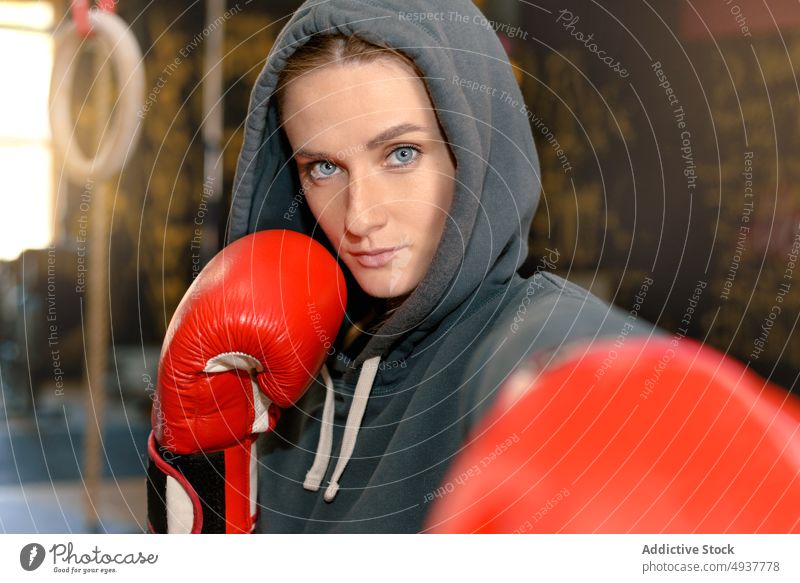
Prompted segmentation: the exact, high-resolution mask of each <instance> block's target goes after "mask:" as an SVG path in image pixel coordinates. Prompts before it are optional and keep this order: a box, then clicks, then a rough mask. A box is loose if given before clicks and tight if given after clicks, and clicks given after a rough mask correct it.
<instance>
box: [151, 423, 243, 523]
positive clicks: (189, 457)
mask: <svg viewBox="0 0 800 583" xmlns="http://www.w3.org/2000/svg"><path fill="white" fill-rule="evenodd" d="M254 448H255V436H253V437H251V438H248V439H246V440H244V441H242V443H240V444H237V445H235V446H232V447H229V448H227V449H224V450H221V451H215V452H211V453H205V452H201V453H195V454H186V455H177V454H174V453H172V452H170V451H169V450H168V449H166V448H164V447H162V446H160V445H159V444H158V442H157V441H156V439H155V436H154V435H153V434H152V433H151V434H150V438H149V439H148V443H147V450H148V457H149V465H148V468H147V490H148V492H147V494H148V495H147V519H148V527H149V529H150V532H153V533H161V534H173V533H175V534H188V533H191V534H197V533H204V534H225V533H228V534H232V533H239V534H241V533H250V532H252V531H253V529H254V527H255V521H256V516H257V507H256V456H255V451H254Z"/></svg>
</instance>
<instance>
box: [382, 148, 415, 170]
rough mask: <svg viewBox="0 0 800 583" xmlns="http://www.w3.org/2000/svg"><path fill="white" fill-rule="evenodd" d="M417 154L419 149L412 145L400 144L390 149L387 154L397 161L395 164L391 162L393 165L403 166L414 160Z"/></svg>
mask: <svg viewBox="0 0 800 583" xmlns="http://www.w3.org/2000/svg"><path fill="white" fill-rule="evenodd" d="M418 154H419V149H418V148H416V147H414V146H400V147H399V148H395V149H394V150H392V153H391V154H390V155H389V156H390V157H391V158H393V160H394V161H395V162H397V164H393V166H405V165H406V164H410V163H411V162H413V161H414V160H416V159H417V157H418Z"/></svg>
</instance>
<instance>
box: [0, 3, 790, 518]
mask: <svg viewBox="0 0 800 583" xmlns="http://www.w3.org/2000/svg"><path fill="white" fill-rule="evenodd" d="M299 4H300V2H293V1H288V0H280V1H277V0H270V1H269V2H266V1H244V0H242V1H239V2H237V1H236V0H204V1H200V0H197V1H190V0H185V1H182V2H153V1H145V0H118V1H117V2H106V3H105V5H104V6H102V8H103V9H104V10H106V11H113V12H114V13H116V15H118V16H119V17H120V18H121V19H122V20H123V21H124V22H125V23H126V27H127V32H128V35H129V39H128V41H126V42H130V41H131V40H132V41H135V45H138V49H139V50H140V51H141V60H140V61H135V67H134V70H132V71H126V70H125V69H117V70H116V71H115V70H114V69H113V65H114V63H115V59H114V57H113V55H112V53H114V52H115V51H116V52H119V49H114V48H113V47H114V46H120V45H112V46H111V47H109V46H108V45H107V44H104V43H103V42H101V40H100V39H99V38H98V37H99V35H98V34H89V35H88V36H83V33H85V32H87V31H86V30H84V29H83V28H80V26H78V27H77V29H76V25H75V24H73V22H75V23H79V22H80V21H81V18H82V15H85V13H86V12H85V11H86V9H87V8H88V3H86V2H83V3H78V4H77V5H76V6H72V3H71V2H69V1H68V0H53V1H43V0H39V1H33V0H31V1H14V2H7V1H2V0H0V54H2V57H0V75H1V76H2V77H1V78H2V79H3V83H2V91H0V176H1V177H2V180H0V390H1V391H2V393H1V395H0V396H1V397H2V398H1V399H0V532H93V531H99V532H142V531H145V530H146V508H145V490H144V473H145V467H146V449H145V446H146V437H147V433H148V431H149V414H150V407H151V404H152V398H153V392H154V382H155V378H156V366H157V359H158V354H159V350H160V345H161V340H162V338H163V335H164V332H165V330H166V326H167V324H168V322H169V320H170V317H171V315H172V312H173V311H174V309H175V307H176V306H177V304H178V302H179V301H180V299H181V297H182V295H183V293H184V291H185V290H186V288H187V287H188V285H189V284H190V283H191V281H192V278H193V276H194V275H196V273H197V272H198V271H199V269H200V268H201V267H202V265H203V264H204V263H205V262H206V261H207V260H208V259H209V258H210V257H211V256H212V255H213V254H214V253H215V252H216V251H217V250H218V249H219V248H220V245H221V241H222V240H223V238H224V232H225V223H226V217H227V214H226V209H227V208H228V205H229V203H230V197H231V186H232V179H233V172H234V168H235V163H236V158H237V155H238V152H239V148H240V145H241V139H242V128H243V122H244V119H245V114H246V111H247V103H248V97H249V93H250V89H251V87H252V85H253V83H254V81H255V79H256V77H257V75H258V73H259V71H260V70H261V68H262V67H263V65H264V62H265V59H266V57H267V54H268V52H269V49H270V47H271V45H272V42H273V40H274V38H275V37H276V35H277V34H278V32H279V31H280V29H281V27H282V25H283V23H285V21H286V20H287V19H288V17H289V16H290V15H291V12H292V10H293V9H295V8H296V7H297V6H298V5H299ZM477 4H478V5H479V6H480V7H481V9H482V10H483V11H484V13H485V14H486V16H487V18H488V19H489V20H490V21H491V22H492V23H494V25H495V28H496V29H497V31H498V36H499V37H500V39H501V41H502V42H503V44H504V45H505V47H506V50H507V52H508V54H509V56H510V58H511V61H512V64H513V65H514V66H515V70H516V73H517V79H518V81H519V84H520V86H521V88H522V91H523V94H524V96H525V101H526V103H527V106H528V109H529V111H530V114H529V118H530V121H531V126H532V129H533V134H534V138H535V140H536V143H537V147H538V152H539V156H540V158H541V162H542V182H543V193H542V200H541V204H540V207H539V211H538V213H537V215H536V218H535V220H534V224H533V229H532V231H531V233H530V243H531V245H530V251H531V252H530V257H529V260H528V262H527V263H526V267H525V269H524V272H525V273H524V275H529V274H531V273H532V272H533V271H534V270H535V269H537V266H541V259H542V258H543V257H547V258H548V261H546V262H545V263H546V264H547V266H548V269H550V267H552V268H553V270H555V271H556V272H558V273H559V274H560V275H562V276H564V277H567V278H568V279H570V280H572V281H575V282H576V283H579V284H581V285H583V286H585V287H588V288H590V289H591V290H592V291H593V292H594V293H595V294H596V295H598V296H600V297H602V298H604V299H605V300H607V301H609V302H613V303H614V304H617V305H619V306H621V307H622V308H624V309H632V308H633V307H634V306H639V315H640V316H641V317H644V318H646V319H648V320H650V321H652V322H654V323H657V324H659V325H660V326H661V327H663V328H664V329H666V330H668V331H670V332H672V333H674V334H676V335H679V336H688V337H693V338H697V339H699V340H702V341H704V342H706V343H708V344H710V345H711V346H713V347H715V348H717V349H718V350H720V351H721V352H724V353H726V354H729V355H731V356H733V357H735V358H738V359H739V360H741V361H743V362H745V363H747V364H748V365H749V366H750V367H751V368H752V369H753V370H755V371H756V372H758V373H759V374H760V375H762V376H763V377H765V378H768V379H770V380H772V381H773V382H775V383H777V384H779V385H782V386H783V387H785V388H786V389H788V390H790V391H793V392H796V393H797V392H798V391H800V387H798V371H800V335H798V334H797V324H798V317H800V264H798V263H797V259H798V249H800V164H796V163H795V162H794V161H793V158H792V156H793V154H794V153H796V152H798V151H800V150H799V148H798V145H799V144H798V142H800V115H799V114H800V89H799V86H798V76H797V72H796V71H795V68H794V63H795V62H797V63H800V6H798V4H797V2H796V1H794V0H731V1H727V0H725V1H719V0H692V2H688V1H684V0H661V1H660V2H657V3H653V2H647V1H646V0H641V1H640V0H607V1H604V2H602V5H601V4H600V3H598V2H595V1H593V0H572V1H571V2H570V3H569V5H568V7H567V6H566V5H564V4H563V3H561V2H555V1H552V0H537V1H533V2H529V1H522V0H496V1H492V2H488V1H487V2H477ZM92 10H94V8H93V9H92ZM81 11H83V12H81ZM54 33H55V35H56V37H57V39H58V40H55V41H54ZM70 47H71V48H70ZM73 49H74V55H75V56H74V58H71V57H70V58H61V59H60V57H63V56H64V55H67V56H71V55H72V54H73V53H71V52H70V51H71V50H73ZM110 55H112V56H111V57H110V58H109V56H110ZM59 59H60V60H61V61H64V62H65V63H66V64H67V65H68V67H69V77H70V78H71V84H70V83H65V82H64V77H61V76H59V74H56V76H55V77H54V66H55V67H56V72H57V73H58V70H59V66H60V65H59V62H58V61H59ZM62 64H63V63H62ZM62 73H63V70H62ZM137 78H139V79H141V80H142V81H143V90H142V91H141V93H139V98H138V99H136V95H135V94H134V95H133V97H134V100H133V101H134V106H133V109H131V107H130V103H129V102H130V101H131V100H130V99H126V98H125V96H126V95H127V96H130V95H131V92H132V91H133V89H134V88H135V86H136V82H137V81H136V79H137ZM51 79H56V81H57V82H53V83H52V84H51ZM56 100H58V103H60V104H61V105H60V106H59V107H61V108H62V109H63V110H64V111H66V112H68V113H69V114H70V115H71V117H72V119H71V120H69V119H67V122H64V123H69V124H72V125H74V127H75V129H74V132H73V133H71V134H70V135H69V144H68V147H70V148H72V149H73V150H71V151H74V149H75V148H76V147H79V148H81V149H82V150H83V151H84V152H87V153H88V154H87V155H89V156H91V155H92V153H93V152H95V150H97V149H98V144H104V143H105V144H107V143H109V142H110V141H113V140H114V139H115V138H117V139H123V141H124V139H127V142H126V144H127V146H128V147H126V148H123V149H122V159H123V160H124V164H123V165H122V166H121V168H120V169H119V171H114V168H113V164H111V163H109V164H108V166H107V170H108V173H109V176H106V177H101V178H97V177H91V176H90V177H83V178H81V177H80V175H79V173H77V174H78V175H77V177H76V172H75V171H74V169H71V168H70V167H69V165H68V164H67V163H65V158H64V154H63V147H62V146H63V144H60V143H59V140H58V135H56V133H54V129H53V127H54V126H53V124H52V123H51V119H53V117H54V116H55V115H56V113H57V111H58V107H57V106H56V105H55V103H56ZM64 100H66V101H64ZM64 103H66V106H64V105H63V104H64ZM62 113H63V112H62ZM67 117H69V116H67ZM61 119H64V116H61ZM126 124H127V127H128V130H129V131H130V132H133V133H135V139H132V138H131V135H132V134H128V135H127V138H126V137H125V136H126V134H125V131H128V130H125V129H124V128H125V127H126ZM72 125H71V126H70V129H71V128H72ZM554 258H556V259H555V260H554ZM649 281H651V283H650V284H647V282H649ZM643 286H645V287H646V289H645V287H643ZM643 290H644V291H645V292H646V293H643Z"/></svg>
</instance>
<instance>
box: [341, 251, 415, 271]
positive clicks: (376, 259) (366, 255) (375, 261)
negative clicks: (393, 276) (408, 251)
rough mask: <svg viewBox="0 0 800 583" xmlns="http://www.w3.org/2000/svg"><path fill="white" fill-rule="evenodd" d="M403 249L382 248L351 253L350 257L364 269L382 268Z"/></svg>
mask: <svg viewBox="0 0 800 583" xmlns="http://www.w3.org/2000/svg"><path fill="white" fill-rule="evenodd" d="M401 249H403V247H384V248H382V249H373V250H370V251H351V252H350V255H352V256H353V257H355V258H356V261H358V262H359V263H360V264H361V265H362V266H364V267H383V266H384V265H386V264H387V263H389V261H391V260H392V258H393V257H394V256H395V255H396V254H397V252H398V251H400V250H401Z"/></svg>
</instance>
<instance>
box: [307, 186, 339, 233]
mask: <svg viewBox="0 0 800 583" xmlns="http://www.w3.org/2000/svg"><path fill="white" fill-rule="evenodd" d="M315 194H317V196H307V197H306V202H307V203H308V208H309V210H310V211H311V214H312V215H314V218H315V219H316V220H317V223H318V224H319V226H320V228H321V229H322V230H323V232H324V233H325V235H326V236H327V237H328V239H329V240H330V241H331V242H332V243H334V244H336V243H338V242H339V240H340V239H341V238H342V236H343V234H344V207H343V203H342V200H341V199H342V197H341V196H339V197H327V196H319V193H315Z"/></svg>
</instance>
